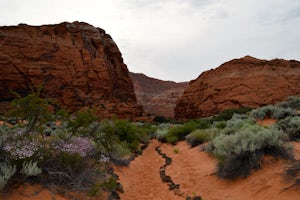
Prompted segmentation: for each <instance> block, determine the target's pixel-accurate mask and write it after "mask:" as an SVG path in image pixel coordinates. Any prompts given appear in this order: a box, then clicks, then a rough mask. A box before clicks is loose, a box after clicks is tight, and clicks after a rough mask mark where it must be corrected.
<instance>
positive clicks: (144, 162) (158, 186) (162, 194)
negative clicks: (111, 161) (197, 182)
mask: <svg viewBox="0 0 300 200" xmlns="http://www.w3.org/2000/svg"><path fill="white" fill-rule="evenodd" d="M159 145H160V143H159V142H158V141H156V140H153V141H151V143H150V144H149V146H148V148H147V149H145V150H144V152H143V155H142V156H139V157H137V158H136V159H135V160H133V161H132V162H131V163H130V165H129V167H116V168H115V173H116V174H118V175H119V179H120V182H121V183H122V185H123V188H124V191H125V192H124V193H120V197H121V199H122V200H177V199H181V200H182V199H184V198H180V197H178V196H176V195H175V194H174V193H173V191H170V190H169V189H168V186H167V184H165V183H163V182H162V181H161V178H160V176H159V168H160V167H161V166H162V165H164V159H163V158H162V157H161V156H159V155H158V154H157V152H156V151H155V148H156V147H157V146H159Z"/></svg>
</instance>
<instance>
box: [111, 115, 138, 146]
mask: <svg viewBox="0 0 300 200" xmlns="http://www.w3.org/2000/svg"><path fill="white" fill-rule="evenodd" d="M114 128H115V134H116V135H117V136H118V137H119V139H120V140H121V141H122V142H126V143H127V144H128V147H129V148H130V149H131V150H132V151H135V150H137V149H138V146H139V143H140V139H141V138H139V136H138V130H137V127H136V126H134V125H133V124H131V123H130V122H128V121H126V120H116V121H115V122H114Z"/></svg>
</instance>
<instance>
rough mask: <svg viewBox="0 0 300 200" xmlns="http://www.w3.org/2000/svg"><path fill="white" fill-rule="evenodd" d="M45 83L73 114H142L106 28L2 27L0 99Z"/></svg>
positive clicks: (81, 25) (80, 25)
mask: <svg viewBox="0 0 300 200" xmlns="http://www.w3.org/2000/svg"><path fill="white" fill-rule="evenodd" d="M41 84H44V90H43V95H44V96H45V97H47V98H51V99H54V100H55V101H56V102H57V103H58V104H59V105H61V106H64V107H66V108H68V109H70V110H72V111H75V110H78V109H80V108H82V107H97V108H98V109H99V112H100V113H101V114H102V115H103V116H109V115H111V114H116V115H117V116H118V117H121V118H131V117H136V116H140V115H141V114H142V107H141V106H138V105H137V103H136V97H135V93H134V88H133V84H132V81H131V79H130V77H129V74H128V69H127V66H126V65H125V64H124V63H123V59H122V55H121V53H120V51H119V49H118V47H117V45H116V44H115V42H114V41H113V39H112V38H111V37H110V35H108V34H106V33H105V31H104V30H102V29H100V28H95V27H93V26H91V25H89V24H86V23H82V22H73V23H66V22H65V23H61V24H58V25H43V26H29V25H26V24H20V25H18V26H3V27H0V98H1V101H5V100H10V99H11V98H12V94H11V92H10V90H12V91H17V92H18V93H21V94H26V93H28V92H29V91H30V90H31V88H33V87H36V86H38V85H41Z"/></svg>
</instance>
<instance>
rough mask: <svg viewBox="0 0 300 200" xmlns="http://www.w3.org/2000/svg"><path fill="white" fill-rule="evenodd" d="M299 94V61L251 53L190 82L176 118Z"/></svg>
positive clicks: (187, 117) (204, 115) (208, 114)
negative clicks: (265, 58)
mask: <svg viewBox="0 0 300 200" xmlns="http://www.w3.org/2000/svg"><path fill="white" fill-rule="evenodd" d="M291 95H293V96H299V95H300V62H298V61H295V60H290V61H287V60H282V59H274V60H270V61H267V60H260V59H256V58H253V57H250V56H245V57H243V58H241V59H234V60H231V61H229V62H226V63H224V64H222V65H221V66H219V67H218V68H216V69H213V70H209V71H206V72H204V73H202V74H201V75H200V76H199V77H198V78H197V79H195V80H193V81H191V82H190V83H189V86H188V88H187V89H186V90H185V91H184V94H183V95H182V97H181V98H180V99H179V100H178V101H177V104H176V108H175V115H176V118H177V119H192V118H198V117H206V116H211V115H214V114H217V113H218V112H220V111H222V110H225V109H230V108H239V107H251V108H257V107H260V106H264V105H269V104H274V103H276V102H279V101H282V100H285V99H286V98H287V97H288V96H291Z"/></svg>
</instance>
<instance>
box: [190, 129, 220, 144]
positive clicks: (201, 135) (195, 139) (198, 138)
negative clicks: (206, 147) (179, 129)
mask: <svg viewBox="0 0 300 200" xmlns="http://www.w3.org/2000/svg"><path fill="white" fill-rule="evenodd" d="M217 132H218V130H217V129H215V128H210V129H197V130H195V131H193V132H191V133H190V134H188V135H187V136H185V140H186V141H187V143H188V144H189V145H190V146H191V147H195V146H197V145H199V144H202V143H204V142H207V141H209V140H211V139H212V138H213V137H214V135H215V134H216V133H217Z"/></svg>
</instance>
